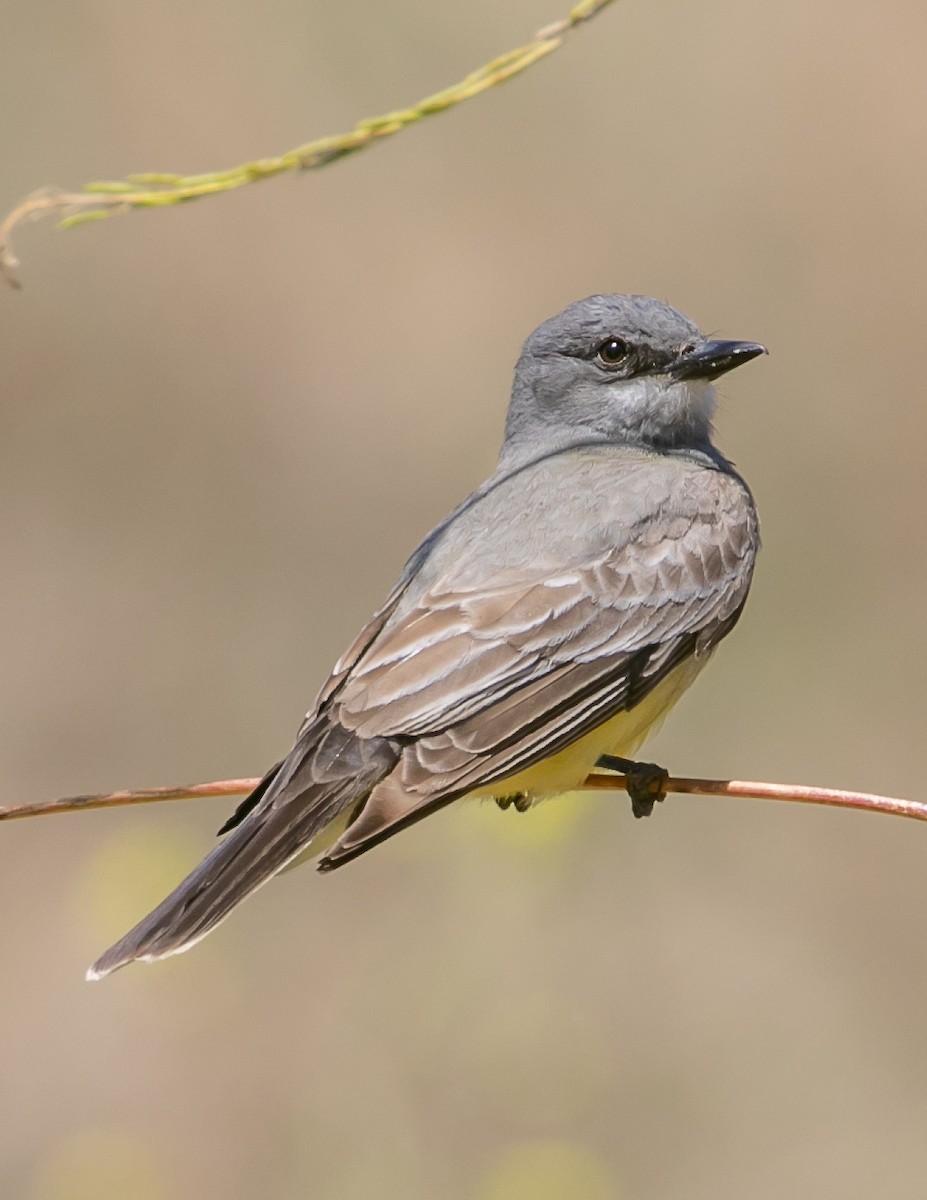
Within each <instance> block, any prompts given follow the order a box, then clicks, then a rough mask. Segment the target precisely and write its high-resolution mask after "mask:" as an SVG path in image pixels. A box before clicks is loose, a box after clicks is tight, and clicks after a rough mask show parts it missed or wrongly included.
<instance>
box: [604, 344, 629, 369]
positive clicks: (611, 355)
mask: <svg viewBox="0 0 927 1200" xmlns="http://www.w3.org/2000/svg"><path fill="white" fill-rule="evenodd" d="M630 349H631V347H630V346H629V345H628V343H627V342H626V341H624V340H623V339H622V338H618V337H610V338H606V339H605V341H604V342H603V343H602V345H601V346H599V348H598V350H596V352H595V356H596V358H597V359H598V360H599V363H600V364H601V365H602V366H603V367H617V366H618V365H619V363H621V362H623V361H624V360H625V359H626V358H627V357H628V353H629V351H630Z"/></svg>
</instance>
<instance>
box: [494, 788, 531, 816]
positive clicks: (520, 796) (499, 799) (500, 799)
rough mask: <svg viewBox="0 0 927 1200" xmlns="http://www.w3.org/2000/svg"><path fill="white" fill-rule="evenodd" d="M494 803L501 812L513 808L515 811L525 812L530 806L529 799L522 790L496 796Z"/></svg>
mask: <svg viewBox="0 0 927 1200" xmlns="http://www.w3.org/2000/svg"><path fill="white" fill-rule="evenodd" d="M496 803H497V804H498V805H499V807H500V808H501V809H502V811H503V812H505V810H506V809H507V808H514V809H515V811H516V812H527V811H528V809H529V808H530V807H531V799H530V797H529V796H526V795H525V793H524V792H514V793H513V794H512V795H511V796H496Z"/></svg>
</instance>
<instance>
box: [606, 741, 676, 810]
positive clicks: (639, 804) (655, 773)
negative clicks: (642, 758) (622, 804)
mask: <svg viewBox="0 0 927 1200" xmlns="http://www.w3.org/2000/svg"><path fill="white" fill-rule="evenodd" d="M598 766H600V767H605V768H607V770H609V771H620V772H621V773H622V774H623V775H624V781H625V782H624V786H625V788H626V790H627V793H628V795H629V796H630V797H631V812H632V813H633V814H634V816H635V817H649V816H650V814H651V813H652V812H653V806H654V805H655V804H659V803H660V802H661V801H663V800H665V799H666V794H667V793H666V788H665V786H664V784H665V783H666V781H667V779H669V771H667V770H666V768H665V767H661V766H658V765H657V764H656V763H643V762H634V761H632V760H631V759H629V758H616V757H614V756H613V755H611V754H603V755H602V757H601V758H600V759H599V761H598Z"/></svg>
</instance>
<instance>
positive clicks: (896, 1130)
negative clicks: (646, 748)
mask: <svg viewBox="0 0 927 1200" xmlns="http://www.w3.org/2000/svg"><path fill="white" fill-rule="evenodd" d="M562 11H563V2H562V0H561V4H559V5H558V3H557V0H546V2H544V3H541V2H540V0H505V2H499V0H467V3H459V4H434V3H432V2H429V0H389V2H384V0H378V2H374V0H367V2H363V0H358V2H357V3H354V4H343V5H331V4H324V3H321V2H320V0H302V2H301V3H298V4H297V3H290V2H287V0H261V2H260V3H257V2H256V0H254V2H252V0H239V2H237V3H225V4H223V3H219V2H218V0H201V2H200V3H198V4H196V5H190V4H188V3H181V2H180V0H152V2H150V3H146V4H141V3H131V4H126V3H119V2H117V0H69V2H67V3H65V2H63V0H47V2H44V3H36V2H35V0H4V3H3V6H2V13H3V22H2V24H3V35H2V36H3V69H2V72H0V163H2V167H0V207H2V208H4V209H6V208H8V207H9V206H11V205H12V204H13V203H14V202H15V201H16V200H17V199H18V198H19V197H20V196H21V194H23V193H24V192H27V191H29V190H31V189H33V188H35V187H37V186H39V185H41V184H44V183H59V184H63V185H77V184H79V183H81V182H83V181H84V180H87V179H93V178H100V177H104V178H105V177H107V176H118V175H121V174H124V173H126V172H129V171H133V170H146V169H147V170H154V169H164V170H180V171H198V170H205V169H209V168H213V167H220V166H226V165H232V164H234V163H236V162H238V161H240V160H243V159H246V158H252V157H256V156H260V155H263V154H267V153H270V152H274V151H277V150H283V149H285V148H287V147H289V146H290V145H293V144H296V143H298V142H300V141H302V140H305V139H307V138H309V137H313V136H317V135H321V134H325V133H330V132H336V131H338V130H341V129H343V128H346V127H348V126H349V125H350V124H352V123H353V122H354V121H355V120H356V119H358V118H359V117H362V116H367V115H372V114H374V113H378V112H381V111H384V110H386V109H388V108H390V107H395V106H397V105H402V104H405V103H408V102H411V101H413V100H415V99H417V98H418V97H419V96H421V95H425V94H427V93H428V92H430V91H433V90H436V89H438V88H440V87H442V86H444V85H446V84H448V83H450V82H452V81H453V80H455V79H457V78H459V77H460V76H461V75H462V74H464V73H465V72H466V71H467V70H470V69H472V68H473V67H475V66H477V65H479V64H480V63H481V62H483V61H485V60H487V59H488V58H490V57H492V56H493V55H494V54H495V53H498V52H500V51H501V50H503V49H505V48H507V47H509V46H511V45H515V44H517V43H518V42H519V41H521V40H523V39H524V38H525V37H526V35H528V34H530V33H531V31H532V30H533V29H535V28H536V27H537V26H539V25H541V24H543V23H544V22H546V21H548V20H551V19H553V18H555V17H557V16H559V15H561V12H562ZM925 48H927V10H925V7H924V5H923V3H920V2H919V0H886V2H884V3H882V4H880V5H872V4H870V3H863V2H862V0H840V2H838V0H816V2H813V3H810V2H809V0H784V2H783V3H779V4H770V3H768V2H764V3H760V2H759V0H703V2H701V3H692V2H691V0H669V2H667V3H663V4H653V3H645V2H643V0H624V2H623V3H620V4H618V5H616V6H615V7H614V9H610V10H609V11H607V12H606V13H605V14H603V15H602V16H601V17H599V18H598V19H597V21H596V22H594V23H593V24H592V25H590V26H589V27H588V28H587V29H586V30H585V31H583V32H582V34H580V35H578V36H576V37H575V38H574V39H573V40H572V42H571V44H570V45H569V46H567V47H565V48H564V50H563V51H562V52H561V53H560V54H558V55H557V56H555V57H554V58H553V59H551V60H549V61H548V62H546V63H545V64H542V65H541V66H539V67H537V68H536V69H535V70H534V71H533V72H531V73H530V74H529V75H528V76H526V77H525V78H523V79H522V80H520V81H518V82H516V83H514V84H512V85H511V86H509V87H507V88H505V89H503V90H500V91H497V92H494V93H492V94H490V95H489V96H486V97H483V98H482V99H480V100H477V101H475V102H473V103H471V104H469V105H468V106H466V107H465V108H462V109H459V110H457V111H455V112H453V113H450V114H447V115H446V116H444V117H441V118H438V119H435V120H433V121H432V122H429V123H428V124H427V125H425V126H422V127H420V128H417V129H414V130H410V131H408V132H407V133H406V134H404V135H402V136H401V137H399V138H397V139H396V140H394V141H392V142H391V143H389V144H385V145H383V146H380V147H377V148H375V149H374V150H372V151H370V152H369V153H367V154H364V155H362V156H359V157H357V158H355V159H353V160H349V161H347V162H344V163H342V164H339V165H338V166H335V167H333V168H331V169H329V170H327V171H325V172H322V173H319V174H317V175H313V176H306V177H303V178H295V177H294V178H285V179H282V180H278V181H276V182H272V183H266V184H262V185H259V186H256V187H253V188H249V189H247V190H245V191H242V192H239V193H237V194H235V195H233V196H230V197H223V198H220V199H217V200H215V201H212V202H207V203H203V204H202V205H199V206H196V205H195V206H189V207H186V208H180V209H177V210H172V211H167V212H162V213H154V214H148V213H144V214H140V215H133V216H129V217H127V218H124V219H120V220H118V221H114V222H111V223H109V224H103V225H96V226H92V227H88V228H86V229H82V230H77V231H75V232H73V233H68V234H63V233H56V232H54V231H53V230H52V228H51V227H50V226H46V227H39V226H35V227H31V228H28V229H26V230H24V231H22V232H21V234H20V237H19V242H18V249H19V251H20V254H21V257H22V259H23V268H22V273H23V278H24V281H25V285H26V287H25V290H24V291H23V292H22V293H21V294H15V293H13V292H8V291H3V292H0V387H2V396H3V403H2V415H0V509H2V514H3V519H2V530H0V561H2V574H0V664H2V675H0V793H2V794H0V800H2V802H14V801H23V800H28V799H39V798H45V797H51V796H54V795H58V794H64V793H68V792H76V791H89V790H95V789H107V788H111V787H118V786H143V785H147V784H155V783H173V782H186V781H192V780H197V779H208V778H215V777H221V776H227V775H239V774H243V775H248V774H253V773H258V772H260V771H261V770H262V769H263V768H264V767H265V766H266V765H267V764H268V763H269V762H271V761H273V760H274V758H275V757H276V756H278V755H279V754H280V753H281V752H283V751H285V750H286V749H287V747H288V745H289V741H290V738H291V736H292V734H293V732H294V731H295V728H296V726H297V724H298V722H299V720H300V718H301V716H302V713H303V711H304V709H305V707H306V705H307V704H308V702H309V700H310V698H311V696H312V695H313V693H314V692H315V689H316V688H317V686H318V685H319V683H320V682H321V680H322V678H323V676H324V674H325V672H326V670H327V669H328V667H329V666H330V665H331V663H332V661H333V660H334V659H335V657H336V656H337V655H338V653H339V652H340V651H341V650H342V648H343V647H344V645H345V643H346V642H347V641H348V640H349V639H350V638H351V636H352V635H353V634H354V632H355V631H356V628H357V626H358V625H359V623H360V622H361V621H362V620H363V619H364V618H365V617H366V616H367V615H368V614H369V612H370V611H371V609H372V608H373V606H374V605H375V604H376V603H377V602H378V601H379V600H380V599H381V597H382V596H383V594H384V591H385V589H386V588H387V587H388V586H389V584H390V583H391V581H392V579H393V577H394V575H395V573H396V572H397V570H398V568H399V566H400V564H401V562H402V561H403V559H404V557H405V555H406V554H407V552H408V551H409V550H410V549H411V548H412V547H413V546H414V544H415V542H416V541H417V540H418V538H419V537H420V536H421V535H422V534H423V533H424V532H426V531H427V529H428V528H429V527H430V526H431V525H432V524H433V523H434V522H435V521H436V520H437V519H438V518H439V517H441V516H442V515H443V514H444V512H445V511H446V510H447V509H448V508H449V507H450V506H451V505H452V504H453V503H455V502H456V500H457V499H459V498H460V497H461V496H462V495H463V494H465V493H466V492H467V490H468V489H469V488H470V487H471V486H473V485H474V484H475V483H477V482H478V481H479V480H480V478H481V477H482V476H483V475H484V474H485V473H486V472H487V471H488V470H489V469H490V467H491V465H492V462H493V459H494V455H495V451H496V448H497V445H498V441H499V437H500V430H501V424H502V419H503V412H504V407H505V402H506V398H507V390H508V384H509V379H510V372H511V367H512V364H513V362H514V359H515V356H516V354H517V351H518V348H519V345H520V342H521V340H522V338H523V337H524V336H525V335H526V334H527V333H528V332H529V331H530V329H531V328H533V326H534V325H535V324H537V323H538V322H539V321H540V320H542V319H543V318H545V317H547V316H548V315H550V314H551V313H552V312H554V311H556V310H557V309H559V308H560V307H562V306H563V305H564V304H565V303H567V302H568V301H570V300H573V299H575V298H577V297H579V296H583V295H585V294H588V293H590V292H593V291H597V290H622V291H642V292H647V293H652V294H654V295H657V296H661V297H665V298H666V299H668V300H670V301H671V302H673V303H675V304H676V305H678V306H679V307H681V308H683V309H684V310H685V311H686V312H688V313H691V314H692V315H693V316H694V317H695V318H696V319H697V320H698V321H699V322H701V323H702V325H703V326H704V327H705V328H707V329H710V330H714V331H719V332H720V333H722V334H723V335H724V336H731V337H744V338H753V339H760V340H762V341H764V342H766V343H768V345H769V347H770V349H771V352H772V353H771V357H770V358H769V359H765V360H762V361H760V362H756V363H753V364H751V365H750V366H749V367H748V368H747V369H745V370H743V371H742V372H738V373H737V374H736V375H734V376H731V377H730V378H729V379H726V380H725V381H724V383H723V386H722V389H721V392H722V404H721V410H720V414H719V422H718V424H719V436H720V442H721V445H722V446H723V447H724V449H725V450H726V451H727V452H728V453H729V454H730V455H731V456H732V457H733V458H734V459H735V460H736V462H737V463H738V465H739V466H740V468H741V469H742V470H743V471H744V473H745V474H746V475H747V477H748V479H749V480H750V482H751V483H752V485H753V487H754V489H755V491H756V495H757V498H758V501H759V504H760V508H761V513H762V518H763V532H764V537H765V550H764V552H763V556H762V560H761V564H760V568H759V571H758V574H757V579H756V585H755V591H754V595H753V597H752V599H751V602H750V604H749V605H748V608H747V612H746V615H745V618H744V620H743V622H742V624H741V626H740V627H739V628H738V630H737V632H736V634H735V635H734V636H733V637H732V638H731V639H730V641H729V642H728V643H726V644H725V646H724V647H723V649H722V650H721V651H720V652H719V654H718V656H717V659H716V661H715V663H714V664H713V666H712V668H711V669H710V670H709V671H708V672H707V673H706V675H705V676H704V678H703V679H702V680H701V681H700V682H699V683H698V685H697V687H696V689H695V690H694V691H693V692H692V693H691V694H690V696H689V697H688V698H687V699H686V701H685V702H684V703H683V705H682V706H681V707H680V709H679V710H678V711H677V712H676V714H674V716H673V717H672V718H671V720H670V722H669V723H668V725H667V726H666V728H665V729H664V731H663V732H662V733H661V735H660V736H659V738H658V739H657V740H656V741H655V742H654V743H652V749H653V753H654V755H655V756H656V757H658V758H659V759H660V760H662V761H664V762H666V763H667V764H668V765H669V766H671V767H672V768H673V769H675V770H676V771H677V772H683V773H706V774H712V775H732V776H740V777H757V778H771V779H779V780H785V781H789V780H800V781H806V782H817V783H822V784H830V785H834V786H841V785H842V786H850V787H858V788H863V789H873V790H885V791H888V792H894V793H897V794H903V795H909V796H921V797H923V796H924V764H925V749H927V731H925V723H927V701H925V694H924V687H925V683H924V681H925V674H927V653H925V641H924V616H925V604H924V588H925V584H927V552H925V544H924V532H925V495H927V471H925V468H927V449H925V447H927V409H925V404H924V375H925V371H927V354H925V349H924V331H925V327H927V311H925V310H927V304H925V301H927V272H925V257H927V220H925V200H924V196H925V188H927V139H925V129H927V115H925V103H927V74H925V71H924V67H923V64H924V57H925ZM229 808H230V804H228V803H226V802H221V801H213V802H202V803H199V804H195V805H194V804H190V805H187V806H175V807H165V808H161V809H155V808H149V809H147V810H136V811H131V812H130V811H123V812H117V813H111V814H88V815H83V816H72V817H64V818H60V819H57V818H56V819H51V820H42V821H34V822H27V823H21V824H18V825H10V826H4V827H2V828H0V947H2V963H3V966H2V971H0V1013H2V1019H0V1195H2V1196H3V1197H9V1198H11V1200H21V1198H22V1200H88V1198H90V1197H93V1200H124V1198H125V1197H127V1196H131V1197H132V1198H133V1200H176V1198H180V1200H186V1198H187V1197H190V1198H197V1200H251V1198H252V1197H255V1196H262V1197H263V1196H266V1197H269V1198H271V1200H291V1198H296V1197H307V1196H312V1197H322V1198H323V1200H328V1198H331V1200H368V1198H377V1200H433V1198H441V1200H444V1198H446V1200H528V1198H530V1200H560V1198H561V1197H564V1196H571V1197H578V1198H579V1200H603V1198H608V1200H746V1198H748V1197H749V1198H750V1200H767V1198H768V1200H773V1198H775V1200H779V1198H780V1197H783V1196H789V1197H814V1198H815V1200H831V1198H833V1200H838V1198H839V1200H847V1198H853V1197H860V1198H864V1197H866V1198H868V1197H872V1196H876V1195H878V1196H891V1197H892V1200H907V1198H910V1200H920V1198H922V1197H923V1195H924V1193H925V1188H927V1184H925V1177H927V1141H925V1132H924V1131H925V1128H927V1054H925V1049H927V1046H925V1033H924V1029H925V1025H924V1013H925V1011H927V931H925V924H924V913H925V908H927V829H924V828H923V827H918V826H917V825H914V824H911V823H905V822H902V821H897V820H892V819H888V818H880V817H867V816H861V815H856V814H841V813H836V812H827V811H805V810H799V809H789V808H786V807H782V806H775V805H769V804H767V805H763V804H760V803H758V802H748V801H739V802H738V801H729V802H721V801H717V800H687V799H678V800H673V801H671V802H670V803H669V804H667V805H666V806H665V807H664V809H663V810H661V811H660V812H659V813H658V814H657V816H656V817H655V819H653V820H651V821H649V822H634V821H632V819H631V816H630V813H629V811H628V805H627V802H626V800H625V799H622V798H617V797H616V798H609V797H600V798H597V799H592V800H582V801H580V800H577V801H576V802H573V803H570V804H565V805H561V806H560V808H559V809H557V810H554V809H550V810H548V812H547V813H544V812H542V813H540V814H539V815H535V814H533V815H529V816H526V817H519V816H517V815H515V814H514V813H512V812H509V813H505V814H502V813H499V812H497V811H495V810H494V809H493V810H487V811H482V812H476V813H471V814H467V813H445V814H442V815H441V816H438V817H436V818H434V819H432V820H429V821H428V822H426V823H424V824H423V825H421V826H419V827H417V828H416V829H414V830H411V831H409V832H408V833H405V834H403V836H402V837H401V838H398V839H396V840H394V841H392V842H390V843H389V844H388V845H386V846H384V847H382V848H380V849H378V850H376V851H375V852H374V853H372V854H371V855H369V856H368V857H365V858H364V859H363V860H361V861H358V862H357V863H355V864H352V865H351V866H349V867H348V868H346V869H345V870H343V871H339V872H338V873H337V874H335V875H333V876H331V877H328V878H319V877H317V876H315V875H314V874H313V873H312V871H311V870H308V871H307V870H304V871H301V872H296V873H294V874H292V875H290V876H288V877H286V878H285V879H283V880H280V881H277V882H276V883H275V884H274V885H273V886H271V887H269V888H267V889H266V890H265V891H263V892H262V893H261V894H260V896H259V897H257V898H256V899H255V900H253V901H252V902H250V903H249V904H248V905H246V906H245V908H244V909H243V910H242V911H241V912H240V913H238V914H236V916H235V918H234V919H233V920H232V921H231V922H229V924H228V925H226V926H225V927H223V929H222V930H221V931H220V932H219V933H217V934H216V935H215V936H214V937H212V938H210V939H209V941H208V942H206V943H205V944H203V945H202V946H201V947H199V948H198V949H197V950H196V951H195V952H194V953H192V954H190V955H188V956H186V957H184V958H180V959H177V960H174V961H172V962H169V963H167V964H164V965H161V966H159V967H156V968H135V969H132V970H128V971H126V972H124V973H122V974H121V975H119V976H117V977H115V978H113V979H111V980H109V981H108V982H106V983H105V984H101V985H98V986H93V987H90V986H88V985H86V984H84V983H83V981H82V976H83V970H84V968H85V966H86V964H87V963H88V962H89V961H90V960H91V958H93V957H94V956H95V955H96V954H97V953H98V952H99V951H100V950H101V949H103V947H104V946H105V945H106V944H108V942H109V941H110V940H111V939H112V938H113V937H115V936H116V935H117V934H119V933H121V932H122V931H123V930H124V929H125V928H126V927H127V926H128V924H130V923H131V922H132V921H133V920H135V919H136V918H137V917H138V916H139V915H140V914H141V912H142V911H143V910H145V908H146V907H147V906H148V905H149V903H151V902H153V901H155V900H156V899H158V898H160V895H161V894H162V893H163V891H165V890H166V889H167V888H168V887H169V886H170V885H171V884H172V883H173V882H175V881H176V880H177V879H178V878H179V876H180V875H181V873H182V872H183V871H184V870H185V869H186V868H187V867H189V866H190V865H192V864H193V863H194V862H195V861H196V860H197V859H198V858H199V857H200V855H201V853H203V852H204V851H205V850H206V849H207V848H208V846H209V845H210V842H211V838H212V835H213V833H214V831H215V829H216V828H217V827H218V825H219V824H221V822H222V821H223V819H224V818H225V816H226V814H227V812H228V810H229Z"/></svg>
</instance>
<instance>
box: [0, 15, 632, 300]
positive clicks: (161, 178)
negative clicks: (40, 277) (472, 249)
mask: <svg viewBox="0 0 927 1200" xmlns="http://www.w3.org/2000/svg"><path fill="white" fill-rule="evenodd" d="M611 2H612V0H581V3H579V4H577V5H576V6H575V7H574V8H573V9H572V10H571V11H570V13H569V15H568V16H566V17H564V18H563V19H562V20H560V21H555V22H554V23H553V24H551V25H547V26H545V28H544V29H540V30H538V32H537V33H536V34H535V35H534V37H533V38H532V40H531V41H530V42H527V43H526V44H525V45H524V46H518V47H516V48H515V49H514V50H509V51H508V52H507V53H506V54H502V55H500V56H499V57H498V58H494V59H493V60H492V62H488V63H486V64H485V66H482V67H480V68H479V70H476V71H473V72H472V73H471V74H470V75H467V77H466V78H465V79H463V80H461V81H460V83H456V84H452V85H451V86H450V87H448V88H445V89H444V90H443V91H441V92H436V93H435V94H434V95H433V96H426V97H425V99H424V100H420V101H419V102H418V103H417V104H415V105H413V106H412V107H411V108H406V109H400V110H398V111H396V112H389V113H384V114H383V115H382V116H379V117H370V118H368V119H367V120H364V121H360V122H358V124H357V125H355V127H354V128H353V129H352V130H350V131H349V132H347V133H341V134H336V135H334V136H331V137H323V138H318V139H317V140H316V141H313V142H308V143H307V144H306V145H304V146H297V147H296V148H295V149H294V150H288V151H287V152H286V153H285V154H281V155H280V156H279V157H277V158H262V159H258V160H257V161H255V162H248V163H243V164H242V165H241V166H238V167H232V168H231V169H230V170H225V171H214V172H211V173H209V174H205V175H173V174H167V173H145V174H143V175H129V176H127V177H126V178H125V179H122V180H115V181H105V182H102V183H88V184H85V185H84V188H83V190H82V191H80V192H70V193H69V192H63V191H60V190H59V189H58V188H43V189H42V190H41V191H38V192H35V193H33V194H32V195H31V196H27V197H26V198H25V199H24V200H23V201H21V202H20V203H19V204H18V205H17V206H16V208H14V209H13V211H12V212H11V213H10V214H9V215H8V216H7V217H6V219H5V220H4V221H3V222H2V223H0V275H3V276H4V277H5V278H6V280H7V282H8V283H10V284H11V285H12V286H13V287H19V281H18V280H17V279H16V276H15V274H14V268H15V267H16V266H17V265H18V263H17V260H16V258H15V256H14V254H13V251H12V247H11V244H10V238H11V235H12V233H13V230H14V229H15V228H16V226H17V225H19V224H21V223H22V222H24V221H34V220H38V219H39V218H41V217H46V216H51V215H54V214H57V215H58V216H59V218H60V219H59V221H58V228H59V229H70V228H71V227H72V226H74V225H81V224H84V223H85V222H87V221H102V220H105V218H106V217H111V216H115V215H117V214H119V213H124V212H128V211H129V210H130V209H133V208H163V207H164V206H165V205H170V204H182V203H184V202H185V201H188V200H199V199H202V197H204V196H212V195H214V194H215V193H217V192H228V191H231V190H232V189H233V188H237V187H241V186H242V185H243V184H246V183H255V182H256V181H258V180H260V179H270V178H272V177H273V176H274V175H282V174H283V173H284V172H286V171H296V170H300V171H309V170H314V169H315V168H316V167H324V166H327V165H328V163H332V162H337V160H338V159H341V158H344V157H346V156H347V155H349V154H356V153H357V152H358V151H359V150H364V149H366V147H367V146H370V145H372V144H373V143H374V142H376V141H379V140H380V139H381V138H386V137H391V136H392V135H393V134H394V133H398V132H399V131H400V129H405V128H406V126H407V125H413V124H415V122H417V121H421V120H423V119H424V118H425V117H430V116H432V115H433V114H434V113H439V112H444V111H445V110H446V109H448V108H453V107H454V106H455V105H457V104H460V103H462V102H463V101H464V100H470V99H471V98H472V97H473V96H478V95H480V93H482V92H486V91H488V90H489V89H490V88H493V87H496V86H497V85H498V84H500V83H505V82H507V81H508V80H509V79H514V77H515V76H516V75H520V74H521V73H522V71H525V70H527V69H528V67H530V66H532V65H533V64H534V63H536V62H539V61H540V59H542V58H546V57H547V55H548V54H552V53H553V52H554V51H555V50H557V49H559V47H560V46H561V45H562V44H563V42H564V40H565V38H566V36H567V34H569V33H570V31H571V30H573V29H575V28H576V26H577V25H582V24H583V23H584V22H586V21H589V20H591V19H592V18H593V17H594V16H595V15H596V14H597V13H599V12H600V11H601V10H602V9H603V8H605V7H606V6H607V5H609V4H610V3H611Z"/></svg>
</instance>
